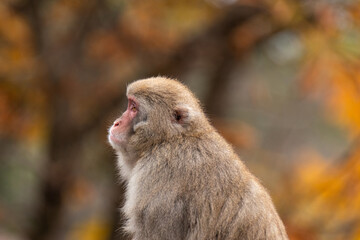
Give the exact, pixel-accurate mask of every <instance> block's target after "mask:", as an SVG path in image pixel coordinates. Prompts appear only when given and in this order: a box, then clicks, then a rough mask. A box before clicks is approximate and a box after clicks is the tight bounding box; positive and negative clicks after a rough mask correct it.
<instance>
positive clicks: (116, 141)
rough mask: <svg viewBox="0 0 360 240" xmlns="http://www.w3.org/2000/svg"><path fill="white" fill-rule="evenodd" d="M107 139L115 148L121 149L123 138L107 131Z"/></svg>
mask: <svg viewBox="0 0 360 240" xmlns="http://www.w3.org/2000/svg"><path fill="white" fill-rule="evenodd" d="M108 140H109V143H110V145H111V146H112V147H113V148H114V149H116V150H121V148H122V146H123V145H124V143H125V139H124V138H123V137H121V136H114V135H113V134H111V133H109V136H108Z"/></svg>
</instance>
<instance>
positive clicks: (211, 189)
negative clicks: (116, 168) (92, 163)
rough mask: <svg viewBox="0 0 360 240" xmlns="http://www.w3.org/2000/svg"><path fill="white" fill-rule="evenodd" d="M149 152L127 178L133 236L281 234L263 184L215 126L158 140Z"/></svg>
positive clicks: (281, 236) (253, 236) (280, 236)
mask: <svg viewBox="0 0 360 240" xmlns="http://www.w3.org/2000/svg"><path fill="white" fill-rule="evenodd" d="M150 155H151V156H152V157H151V158H148V157H147V156H146V155H144V156H143V157H142V158H141V159H140V160H139V161H138V162H137V164H136V166H135V168H134V169H133V173H134V174H133V176H132V177H131V178H130V180H129V182H128V185H129V186H128V189H131V191H130V190H129V191H127V201H126V203H125V206H124V213H125V215H126V216H128V217H129V221H128V224H127V230H128V231H130V232H132V233H133V234H134V239H157V240H161V239H174V240H175V239H194V240H195V239H199V240H200V239H204V240H205V239H206V240H210V239H287V236H286V232H285V228H284V226H283V224H282V222H281V220H280V218H279V216H278V215H277V213H276V211H275V208H274V206H273V204H272V201H271V199H270V197H269V195H268V194H267V192H266V190H265V189H264V188H263V187H262V186H261V185H260V184H259V183H258V181H257V180H256V178H255V177H254V176H253V175H251V174H250V173H249V171H248V170H247V169H246V167H245V166H244V164H243V163H242V162H241V161H240V160H239V158H238V157H237V155H236V154H235V153H234V152H233V150H232V148H231V147H230V146H229V145H228V144H227V143H226V142H225V141H224V140H223V139H222V137H220V136H219V135H218V134H217V133H216V132H214V131H210V133H209V134H207V135H206V134H205V135H203V136H200V137H199V136H197V137H194V138H193V139H191V138H189V137H187V138H186V139H184V138H176V139H174V140H173V141H171V142H164V143H161V144H158V145H156V146H155V147H154V148H153V149H152V152H151V154H149V156H150ZM154 156H155V157H154ZM174 159H177V160H176V161H173V160H174ZM178 159H180V161H179V160H178Z"/></svg>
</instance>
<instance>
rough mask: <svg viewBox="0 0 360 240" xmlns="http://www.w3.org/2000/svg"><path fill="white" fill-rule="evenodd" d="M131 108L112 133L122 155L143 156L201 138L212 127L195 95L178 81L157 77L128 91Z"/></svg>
mask: <svg viewBox="0 0 360 240" xmlns="http://www.w3.org/2000/svg"><path fill="white" fill-rule="evenodd" d="M126 95H127V98H128V106H127V109H126V111H125V112H124V113H123V114H122V116H121V117H120V118H118V119H116V120H115V122H114V124H113V125H112V126H111V128H110V129H109V136H108V138H109V142H110V144H111V145H112V147H113V148H114V149H115V150H117V151H120V152H121V153H128V154H139V153H140V152H144V151H147V150H149V149H151V148H152V147H153V146H156V145H158V144H161V143H164V142H169V141H175V142H176V141H177V139H181V138H184V137H188V136H198V135H199V134H202V133H203V132H204V131H206V129H207V128H208V127H209V123H208V121H207V119H206V117H205V115H204V113H203V111H202V109H201V107H200V104H199V101H198V100H197V99H196V97H195V96H194V95H193V94H192V92H191V91H190V90H189V89H188V88H187V87H185V86H184V85H183V84H181V83H180V82H178V81H175V80H171V79H167V78H162V77H155V78H149V79H144V80H138V81H136V82H133V83H132V84H130V85H129V86H128V88H127V94H126Z"/></svg>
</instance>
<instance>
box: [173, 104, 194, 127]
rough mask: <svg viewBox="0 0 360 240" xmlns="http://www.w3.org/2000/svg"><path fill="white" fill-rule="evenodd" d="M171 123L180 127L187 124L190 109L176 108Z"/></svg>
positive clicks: (184, 107) (185, 107)
mask: <svg viewBox="0 0 360 240" xmlns="http://www.w3.org/2000/svg"><path fill="white" fill-rule="evenodd" d="M173 121H174V122H175V123H178V124H181V125H185V124H188V123H189V122H190V108H189V107H187V106H181V107H177V108H176V109H175V110H174V113H173Z"/></svg>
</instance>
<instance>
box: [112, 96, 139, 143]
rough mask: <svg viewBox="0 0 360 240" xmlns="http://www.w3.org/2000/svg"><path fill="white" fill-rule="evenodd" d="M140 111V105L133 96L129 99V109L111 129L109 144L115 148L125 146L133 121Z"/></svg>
mask: <svg viewBox="0 0 360 240" xmlns="http://www.w3.org/2000/svg"><path fill="white" fill-rule="evenodd" d="M138 111H139V104H138V102H137V101H136V99H135V98H134V97H132V96H129V97H128V107H127V109H126V111H125V112H124V113H123V114H122V116H121V117H120V118H118V119H116V120H115V122H114V124H113V125H112V126H111V128H110V129H109V136H108V137H109V142H110V144H111V145H112V146H113V147H121V146H124V144H125V143H126V141H127V140H128V135H129V134H130V131H131V127H132V125H133V120H134V118H135V116H136V115H137V113H138Z"/></svg>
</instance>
